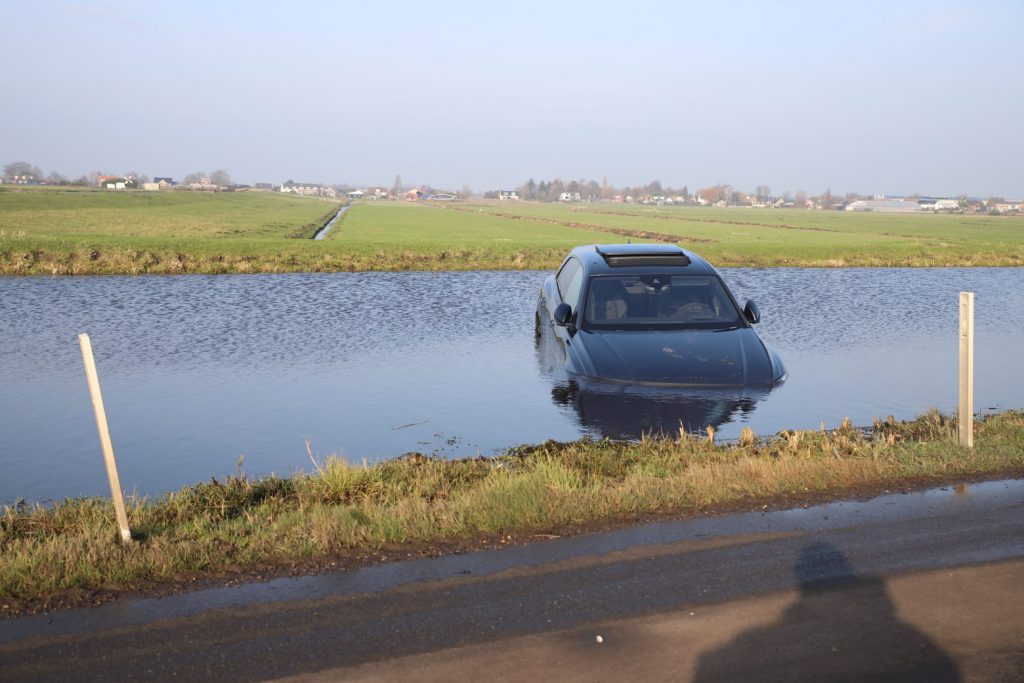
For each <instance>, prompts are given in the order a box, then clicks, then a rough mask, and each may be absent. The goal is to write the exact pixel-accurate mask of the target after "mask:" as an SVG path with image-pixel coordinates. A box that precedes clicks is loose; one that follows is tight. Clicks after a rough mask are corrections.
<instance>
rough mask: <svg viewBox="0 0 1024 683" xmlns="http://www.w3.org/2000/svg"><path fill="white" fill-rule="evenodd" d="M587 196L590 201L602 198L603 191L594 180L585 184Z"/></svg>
mask: <svg viewBox="0 0 1024 683" xmlns="http://www.w3.org/2000/svg"><path fill="white" fill-rule="evenodd" d="M587 196H588V197H590V198H591V199H596V198H602V199H603V198H604V191H603V190H602V188H601V186H600V185H598V184H597V181H596V180H591V181H590V182H589V183H587Z"/></svg>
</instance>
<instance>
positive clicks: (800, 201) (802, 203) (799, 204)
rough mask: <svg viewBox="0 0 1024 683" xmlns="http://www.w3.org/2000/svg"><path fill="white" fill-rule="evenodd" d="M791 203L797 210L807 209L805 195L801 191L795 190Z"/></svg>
mask: <svg viewBox="0 0 1024 683" xmlns="http://www.w3.org/2000/svg"><path fill="white" fill-rule="evenodd" d="M793 203H794V204H795V205H796V208H798V209H805V208H807V193H806V192H804V191H803V190H797V191H796V194H795V195H794V196H793Z"/></svg>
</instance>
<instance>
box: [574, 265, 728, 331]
mask: <svg viewBox="0 0 1024 683" xmlns="http://www.w3.org/2000/svg"><path fill="white" fill-rule="evenodd" d="M583 315H584V327H586V328H589V329H606V328H607V329H651V328H676V329H679V328H691V327H692V328H706V329H716V328H725V327H734V326H737V325H740V324H741V318H740V313H739V311H738V310H736V305H735V304H734V303H733V300H732V298H731V297H730V296H729V295H728V293H727V292H726V289H725V285H723V284H722V281H721V280H720V279H719V278H717V277H716V276H714V275H668V274H665V275H599V276H595V277H591V278H590V282H589V286H588V287H587V298H586V302H585V304H584V309H583Z"/></svg>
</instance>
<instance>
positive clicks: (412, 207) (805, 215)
mask: <svg viewBox="0 0 1024 683" xmlns="http://www.w3.org/2000/svg"><path fill="white" fill-rule="evenodd" d="M335 209H336V204H335V203H332V202H325V201H321V200H316V199H310V198H305V197H292V196H287V195H281V194H274V193H251V192H250V193H223V194H214V193H188V192H142V191H133V192H110V191H89V190H78V191H57V190H46V189H42V190H40V189H37V190H31V191H29V190H17V189H13V190H12V189H9V188H8V189H2V188H0V274H8V275H91V274H139V273H252V272H262V273H278V272H298V271H305V272H331V271H366V270H477V269H499V270H506V269H533V268H537V269H552V268H555V267H557V265H558V264H559V263H560V262H561V259H562V258H563V257H564V255H565V254H566V252H567V251H568V250H569V249H570V248H572V247H573V246H575V245H578V244H587V243H602V242H603V243H608V242H624V241H626V240H627V239H629V240H632V241H634V242H637V241H653V242H674V243H679V244H682V245H684V246H687V247H690V248H693V249H694V250H696V251H698V252H699V253H701V254H702V255H704V256H706V257H708V258H709V259H710V260H711V261H712V262H713V263H715V264H716V265H722V266H757V267H762V266H765V267H766V266H808V267H844V266H1022V265H1024V218H1021V217H1010V216H1006V217H1003V216H978V215H962V216H961V215H930V214H925V215H900V214H873V213H847V212H840V211H796V210H774V209H758V210H753V209H708V208H697V207H670V206H661V207H646V206H638V205H624V204H619V205H613V204H593V205H589V204H586V205H583V204H580V205H563V204H538V203H529V202H524V203H506V202H501V203H498V202H477V203H455V204H423V203H419V204H407V203H386V202H385V203H376V202H363V203H357V204H356V205H354V206H353V207H352V208H351V209H350V210H349V212H348V213H347V214H346V216H345V218H344V220H343V221H341V222H340V223H339V224H338V225H337V226H336V227H335V228H334V229H332V230H331V232H330V233H328V235H327V239H325V240H322V241H318V242H314V241H313V240H311V239H306V238H309V237H312V235H313V233H314V232H315V231H316V229H317V228H319V227H320V226H322V225H323V224H324V223H325V222H326V221H327V219H328V218H329V217H330V215H331V214H332V213H333V211H334V210H335ZM297 238H298V239H297Z"/></svg>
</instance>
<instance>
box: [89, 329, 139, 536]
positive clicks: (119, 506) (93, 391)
mask: <svg viewBox="0 0 1024 683" xmlns="http://www.w3.org/2000/svg"><path fill="white" fill-rule="evenodd" d="M78 345H79V346H80V347H81V348H82V362H83V363H84V364H85V380H86V382H88V384H89V396H90V398H92V410H93V412H94V413H95V414H96V429H97V430H98V431H99V433H100V448H101V449H102V450H103V461H104V462H105V463H106V466H107V480H108V481H109V482H110V496H111V498H113V500H114V512H115V513H116V514H117V526H118V528H119V529H120V530H121V540H122V541H123V542H124V543H131V540H132V532H131V530H129V529H128V513H127V512H126V511H125V507H124V493H123V492H122V491H121V480H120V479H119V478H118V476H117V463H116V462H114V446H113V445H112V444H111V443H110V429H109V427H107V411H106V410H104V409H103V395H102V394H101V393H100V379H99V376H98V375H97V374H96V361H95V360H94V359H93V357H92V342H90V341H89V335H87V334H80V335H78Z"/></svg>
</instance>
